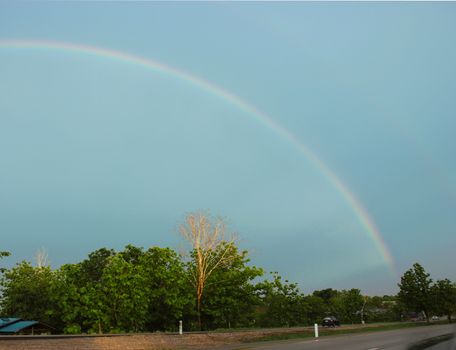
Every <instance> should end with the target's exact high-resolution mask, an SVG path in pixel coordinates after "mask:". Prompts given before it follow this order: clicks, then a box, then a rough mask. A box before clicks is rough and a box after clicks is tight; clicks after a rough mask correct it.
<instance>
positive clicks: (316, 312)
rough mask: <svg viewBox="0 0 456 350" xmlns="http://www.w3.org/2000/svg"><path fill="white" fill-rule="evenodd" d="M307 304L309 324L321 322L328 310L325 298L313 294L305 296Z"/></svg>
mask: <svg viewBox="0 0 456 350" xmlns="http://www.w3.org/2000/svg"><path fill="white" fill-rule="evenodd" d="M305 302H306V304H307V324H314V323H320V322H321V320H322V319H323V318H324V317H325V316H326V312H327V310H328V308H327V305H326V303H325V301H324V299H323V298H321V297H319V296H317V295H315V293H314V294H312V295H308V296H306V297H305Z"/></svg>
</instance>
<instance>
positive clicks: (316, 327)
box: [314, 323, 318, 338]
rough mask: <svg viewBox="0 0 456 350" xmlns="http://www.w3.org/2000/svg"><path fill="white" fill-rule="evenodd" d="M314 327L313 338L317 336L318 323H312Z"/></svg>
mask: <svg viewBox="0 0 456 350" xmlns="http://www.w3.org/2000/svg"><path fill="white" fill-rule="evenodd" d="M314 328H315V338H318V323H315V324H314Z"/></svg>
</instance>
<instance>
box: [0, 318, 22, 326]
mask: <svg viewBox="0 0 456 350" xmlns="http://www.w3.org/2000/svg"><path fill="white" fill-rule="evenodd" d="M19 320H20V318H16V317H2V318H0V327H3V326H6V325H8V324H10V323H14V322H16V321H19Z"/></svg>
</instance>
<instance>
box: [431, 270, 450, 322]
mask: <svg viewBox="0 0 456 350" xmlns="http://www.w3.org/2000/svg"><path fill="white" fill-rule="evenodd" d="M432 297H433V301H434V311H435V312H436V313H438V314H439V315H447V317H448V322H450V323H451V315H452V314H453V313H455V312H456V284H455V283H452V282H451V281H450V280H449V279H444V280H439V281H437V282H435V284H434V285H433V286H432Z"/></svg>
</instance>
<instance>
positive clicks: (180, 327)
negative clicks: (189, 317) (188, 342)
mask: <svg viewBox="0 0 456 350" xmlns="http://www.w3.org/2000/svg"><path fill="white" fill-rule="evenodd" d="M179 334H180V335H182V320H180V321H179Z"/></svg>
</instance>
